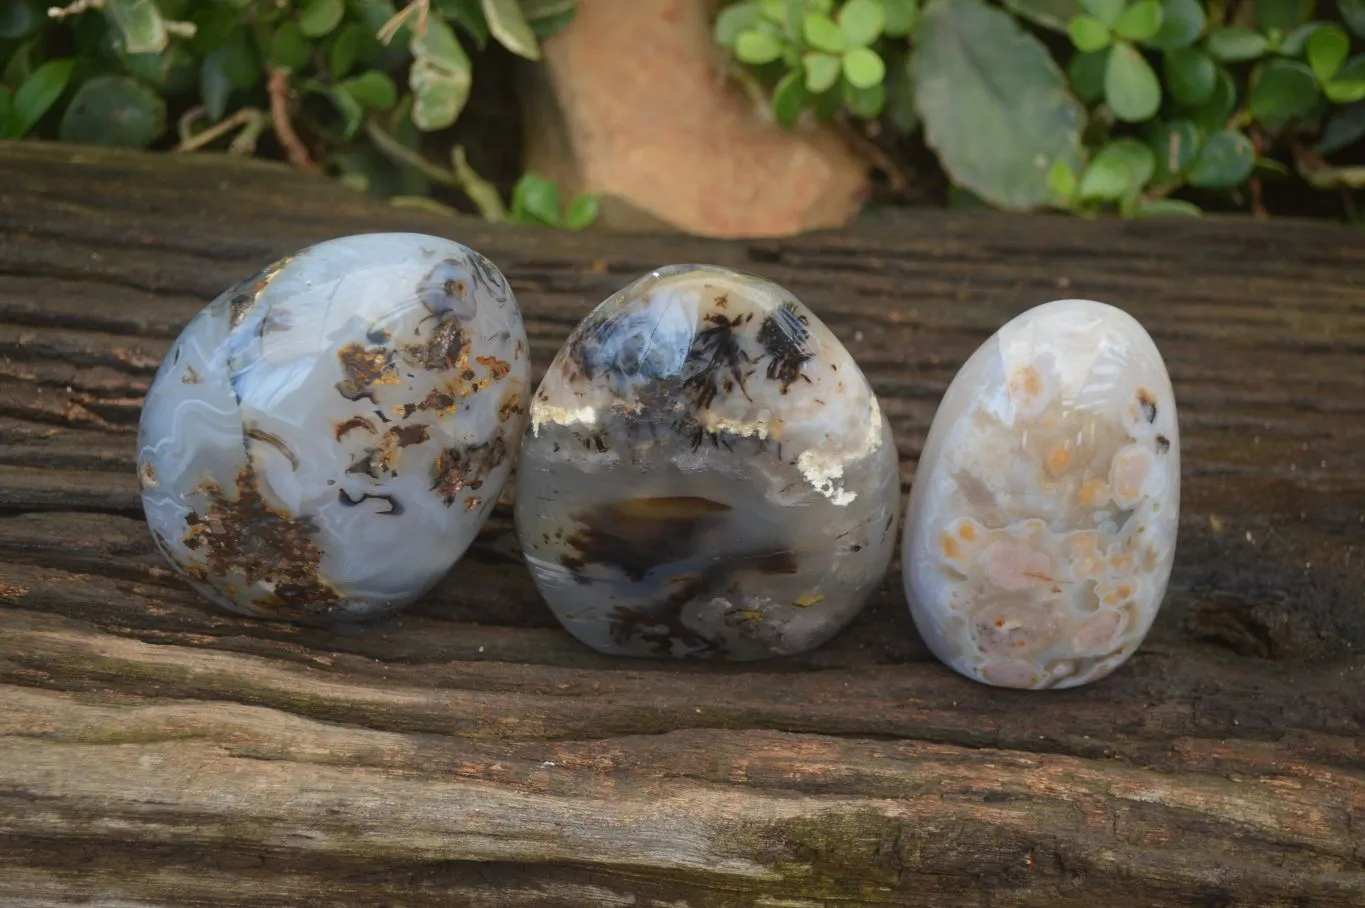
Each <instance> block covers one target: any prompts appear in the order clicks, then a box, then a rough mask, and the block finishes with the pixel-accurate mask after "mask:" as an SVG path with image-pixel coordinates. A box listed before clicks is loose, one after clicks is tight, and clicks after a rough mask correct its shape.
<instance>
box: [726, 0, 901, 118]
mask: <svg viewBox="0 0 1365 908" xmlns="http://www.w3.org/2000/svg"><path fill="white" fill-rule="evenodd" d="M834 6H835V0H811V2H799V0H791V2H788V0H744V2H741V3H736V4H734V5H732V6H728V7H726V8H725V9H724V10H722V11H721V13H720V15H719V16H717V18H716V24H715V35H716V40H717V41H719V42H720V43H721V44H722V45H724V46H725V47H727V48H729V49H730V50H731V52H732V53H733V54H734V55H735V58H736V59H737V60H739V61H740V62H742V63H746V64H749V65H751V66H754V67H758V68H766V74H768V75H772V74H780V77H779V78H778V80H777V84H776V87H775V89H774V91H773V96H772V109H773V115H774V116H775V117H776V118H777V120H778V122H780V123H782V124H784V125H787V126H791V125H794V124H795V123H796V121H797V119H798V118H799V117H800V115H801V113H802V112H803V111H805V110H807V109H814V110H815V111H816V112H817V114H818V115H819V116H821V117H829V116H832V115H833V114H834V113H836V112H837V111H838V110H839V109H840V108H841V107H847V109H848V110H849V111H851V112H852V113H853V114H855V115H856V116H861V117H875V116H877V115H878V114H879V113H880V112H881V110H882V107H883V105H884V104H885V103H886V91H887V89H886V84H885V82H886V76H887V63H886V53H887V48H888V47H890V46H892V45H891V43H890V42H891V41H892V40H894V39H896V38H904V37H905V36H906V35H907V34H909V32H910V30H911V29H912V28H913V27H914V25H915V21H916V19H917V18H918V15H919V5H918V0H845V2H843V3H842V4H840V6H839V9H838V10H837V12H836V11H835V9H834Z"/></svg>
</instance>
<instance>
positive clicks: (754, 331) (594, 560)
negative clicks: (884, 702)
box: [516, 265, 900, 660]
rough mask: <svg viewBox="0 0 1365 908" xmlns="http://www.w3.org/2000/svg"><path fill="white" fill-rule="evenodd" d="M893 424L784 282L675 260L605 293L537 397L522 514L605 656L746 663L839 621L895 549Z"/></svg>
mask: <svg viewBox="0 0 1365 908" xmlns="http://www.w3.org/2000/svg"><path fill="white" fill-rule="evenodd" d="M899 511H900V501H899V469H898V460H897V455H896V448H895V445H894V444H893V442H892V438H891V431H890V428H889V427H888V425H887V423H886V420H885V419H884V418H883V416H882V412H881V409H880V408H879V407H878V405H877V398H876V396H875V395H874V394H873V392H872V389H871V387H870V386H869V385H868V383H867V380H866V379H865V378H864V377H863V374H862V372H861V371H859V369H858V366H857V365H856V364H855V363H854V362H853V359H852V358H851V357H850V356H849V354H848V351H847V350H845V349H844V347H843V345H842V344H840V343H839V341H838V339H837V338H836V337H835V336H834V335H833V333H831V332H830V330H829V329H828V328H826V327H825V326H824V325H823V324H821V322H820V321H819V319H817V318H816V317H815V316H814V315H813V314H812V313H811V311H810V310H809V309H807V308H806V307H805V306H804V305H803V304H802V303H801V302H799V301H798V300H797V299H796V298H795V297H793V296H792V295H791V294H790V293H788V292H786V291H785V290H783V289H782V288H781V287H779V286H777V285H776V284H773V283H770V282H769V281H766V280H763V279H762V278H759V277H755V276H753V275H749V274H743V273H740V272H736V271H731V270H728V269H725V268H714V267H704V266H695V265H692V266H688V265H682V266H673V267H669V268H663V269H660V270H658V271H655V272H653V273H651V274H648V275H646V276H645V277H643V278H641V279H640V280H637V281H635V282H634V283H632V284H630V285H629V286H628V287H626V288H625V289H623V290H621V291H620V292H619V293H617V294H615V295H614V296H612V297H610V298H609V299H607V300H606V301H605V302H603V303H602V304H601V305H600V306H598V307H597V308H596V309H595V310H594V311H593V312H592V313H591V314H590V315H588V317H587V318H586V319H584V321H583V322H582V323H581V324H580V325H579V326H578V328H577V330H575V331H574V332H573V334H572V335H571V336H570V337H569V339H568V341H567V342H566V343H565V345H564V347H563V348H562V349H561V350H560V352H559V355H558V356H557V357H556V358H555V360H554V362H553V363H552V364H551V365H550V368H549V371H548V372H547V373H546V375H545V378H544V380H543V381H542V383H541V385H540V388H539V389H538V390H537V392H536V395H535V397H534V399H533V400H532V403H531V422H530V425H529V426H528V427H527V430H526V434H525V438H524V439H523V441H522V455H521V460H520V462H519V466H518V475H517V494H516V520H517V530H518V534H519V535H520V538H521V543H522V548H523V550H524V551H525V554H526V560H527V563H528V564H529V565H530V568H531V572H532V574H533V576H534V577H535V581H536V584H537V586H538V587H539V589H540V591H541V593H542V594H543V595H544V597H545V599H546V600H547V601H548V602H549V605H550V608H551V609H552V610H553V611H554V613H555V615H556V616H557V617H558V618H559V620H560V621H561V622H563V624H564V626H565V627H567V628H568V629H569V631H570V632H571V633H573V634H574V635H575V636H576V637H578V638H579V639H580V640H582V641H583V642H584V643H587V644H588V645H589V646H592V647H594V648H595V649H597V650H600V651H602V652H606V653H614V654H626V655H638V656H676V657H691V658H711V659H732V660H748V659H758V658H763V657H768V656H777V655H788V654H793V653H799V652H802V651H804V650H808V649H811V648H812V647H815V646H817V645H819V644H820V643H823V642H824V641H826V640H828V639H829V638H830V637H832V636H834V635H835V634H836V633H837V632H838V631H839V630H840V629H841V628H843V627H844V626H845V625H846V624H848V622H849V621H850V620H852V618H853V617H854V616H855V615H856V614H857V613H858V611H859V610H860V609H861V608H862V606H863V604H864V602H865V601H866V599H867V597H868V595H869V594H870V593H871V592H872V590H873V589H874V588H875V587H876V586H877V585H878V583H879V582H880V581H881V579H882V577H883V575H884V573H885V571H886V568H887V565H888V562H889V561H890V559H891V556H892V554H893V550H894V545H895V543H894V536H895V529H896V520H897V518H898V516H899Z"/></svg>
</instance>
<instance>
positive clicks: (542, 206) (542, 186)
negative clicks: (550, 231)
mask: <svg viewBox="0 0 1365 908" xmlns="http://www.w3.org/2000/svg"><path fill="white" fill-rule="evenodd" d="M511 214H512V218H513V219H514V220H517V221H520V222H522V223H524V224H527V223H529V224H535V223H540V224H543V225H545V226H547V227H558V226H560V223H561V222H560V217H559V187H558V186H556V185H555V184H554V182H553V181H552V180H549V179H546V178H545V177H543V176H541V175H540V174H538V173H536V172H534V171H531V172H529V173H527V174H525V175H524V176H522V178H521V179H520V180H517V184H516V185H515V186H514V187H512V211H511Z"/></svg>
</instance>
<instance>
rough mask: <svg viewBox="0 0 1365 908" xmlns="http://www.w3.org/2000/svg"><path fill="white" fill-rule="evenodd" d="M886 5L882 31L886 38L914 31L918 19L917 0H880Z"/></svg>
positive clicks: (900, 36) (902, 35)
mask: <svg viewBox="0 0 1365 908" xmlns="http://www.w3.org/2000/svg"><path fill="white" fill-rule="evenodd" d="M882 5H883V6H884V7H886V25H885V26H883V28H882V32H883V33H884V34H885V35H886V36H887V37H888V38H903V37H905V36H906V35H908V34H910V32H912V31H914V28H915V23H916V22H918V21H919V2H918V0H882Z"/></svg>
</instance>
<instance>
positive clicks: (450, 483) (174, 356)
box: [138, 234, 530, 620]
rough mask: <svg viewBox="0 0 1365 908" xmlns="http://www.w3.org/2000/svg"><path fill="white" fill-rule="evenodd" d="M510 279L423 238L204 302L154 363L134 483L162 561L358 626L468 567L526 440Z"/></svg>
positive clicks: (320, 259)
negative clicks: (473, 544)
mask: <svg viewBox="0 0 1365 908" xmlns="http://www.w3.org/2000/svg"><path fill="white" fill-rule="evenodd" d="M529 386H530V364H529V360H528V356H527V349H526V336H525V330H524V328H523V327H522V321H521V315H520V313H519V311H518V309H517V305H516V301H515V299H514V298H513V295H512V292H511V290H510V289H509V288H508V285H507V282H506V280H505V278H504V277H503V276H502V274H501V273H500V272H499V271H498V269H497V268H496V267H494V266H493V264H492V263H491V262H489V261H488V260H487V259H486V258H484V257H483V256H481V255H479V254H478V253H477V252H474V251H473V250H470V249H468V248H466V247H464V246H461V245H459V244H457V243H452V242H450V241H448V240H443V239H439V238H436V237H430V236H422V235H418V234H367V235H361V236H351V237H345V238H342V239H337V240H332V241H329V242H325V243H321V244H318V245H316V246H312V247H309V248H307V249H304V250H302V251H301V252H299V253H297V254H296V255H294V256H292V257H289V258H286V259H283V260H281V261H279V262H276V263H274V264H272V265H270V266H269V267H267V268H266V269H265V270H264V271H262V272H261V273H260V274H258V275H256V276H255V277H253V278H250V279H249V280H246V281H244V282H242V283H241V284H239V285H237V286H236V287H233V288H232V289H230V290H228V291H227V292H226V293H224V294H222V295H221V296H220V297H218V298H217V299H216V300H214V301H213V302H212V303H210V304H209V306H208V307H207V308H205V309H204V310H203V311H202V312H200V313H199V315H197V316H196V317H195V318H194V319H193V320H192V321H191V322H190V324H189V325H188V326H187V327H186V328H185V330H184V331H183V332H182V334H181V335H180V337H179V339H177V341H176V342H175V344H174V346H173V347H172V348H171V350H170V351H169V352H168V353H167V355H166V358H165V360H164V361H163V362H162V364H161V367H160V369H159V370H158V372H157V374H156V378H155V380H154V381H153V383H152V387H151V389H150V391H149V392H148V395H147V400H146V402H145V404H144V407H143V411H142V421H141V428H140V436H139V455H138V474H139V477H140V479H141V483H142V501H143V507H144V510H145V512H146V515H147V520H148V523H149V525H150V527H151V530H152V535H153V538H154V540H155V541H156V544H157V547H158V548H159V549H160V551H161V553H162V554H163V555H164V556H165V557H166V558H167V560H168V561H170V563H171V564H172V565H173V566H174V567H175V568H176V569H177V570H178V571H179V572H180V573H181V574H183V575H184V576H185V577H186V579H187V580H188V581H189V582H190V584H191V585H192V586H193V587H194V588H195V589H197V590H198V591H199V592H201V593H202V594H204V595H205V596H207V597H208V598H210V599H211V600H213V601H214V602H216V603H218V604H219V605H222V606H224V607H226V608H228V609H231V610H233V611H238V612H244V613H247V614H253V615H261V616H271V617H280V618H291V619H309V618H323V619H328V620H332V619H353V618H363V617H371V616H374V615H379V614H384V613H387V612H392V611H394V610H396V609H399V608H401V607H403V606H404V605H406V604H408V603H410V602H412V601H413V600H414V599H416V598H417V597H418V596H420V595H421V594H422V593H423V592H425V591H426V590H428V589H429V588H430V587H431V586H432V585H434V584H435V583H436V581H437V580H439V579H440V578H441V576H442V575H443V574H445V573H446V572H447V571H448V570H449V569H450V567H451V566H452V565H453V564H454V563H455V561H456V560H457V559H458V558H459V557H460V556H461V555H462V554H463V553H464V551H465V549H466V548H467V547H468V545H469V543H470V541H471V540H472V539H473V537H474V535H475V534H476V533H477V532H478V529H479V527H480V526H481V525H482V523H483V521H484V519H485V517H486V516H487V514H488V513H489V511H490V510H491V508H492V506H493V504H494V502H495V501H496V500H497V497H498V493H499V490H500V488H501V487H502V485H503V484H504V483H505V482H506V480H507V477H508V474H509V472H510V470H511V463H512V459H513V453H514V451H515V445H516V440H517V438H518V437H519V436H520V434H521V431H522V428H523V426H524V423H525V409H526V408H525V398H526V394H527V390H528V389H529Z"/></svg>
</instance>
